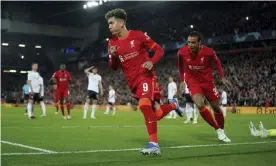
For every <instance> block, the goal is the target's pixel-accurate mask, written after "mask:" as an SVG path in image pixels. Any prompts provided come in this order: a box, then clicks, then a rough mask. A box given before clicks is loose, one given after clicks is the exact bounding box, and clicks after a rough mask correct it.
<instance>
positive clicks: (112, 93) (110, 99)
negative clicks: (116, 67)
mask: <svg viewBox="0 0 276 166" xmlns="http://www.w3.org/2000/svg"><path fill="white" fill-rule="evenodd" d="M108 102H110V103H115V90H114V89H111V90H109V92H108Z"/></svg>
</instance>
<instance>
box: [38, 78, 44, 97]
mask: <svg viewBox="0 0 276 166" xmlns="http://www.w3.org/2000/svg"><path fill="white" fill-rule="evenodd" d="M39 81H40V85H41V87H40V88H41V91H40V96H44V81H43V78H42V77H41V76H39Z"/></svg>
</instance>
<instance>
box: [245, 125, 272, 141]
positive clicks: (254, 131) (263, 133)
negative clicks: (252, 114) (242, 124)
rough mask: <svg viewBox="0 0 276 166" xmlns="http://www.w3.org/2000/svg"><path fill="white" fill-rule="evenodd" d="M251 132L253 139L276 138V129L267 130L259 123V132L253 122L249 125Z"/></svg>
mask: <svg viewBox="0 0 276 166" xmlns="http://www.w3.org/2000/svg"><path fill="white" fill-rule="evenodd" d="M249 130H250V133H251V135H252V136H253V137H261V138H266V137H276V129H269V130H267V129H266V128H265V127H264V125H263V123H262V122H260V123H259V130H257V129H256V128H255V126H254V124H253V123H252V122H250V123H249Z"/></svg>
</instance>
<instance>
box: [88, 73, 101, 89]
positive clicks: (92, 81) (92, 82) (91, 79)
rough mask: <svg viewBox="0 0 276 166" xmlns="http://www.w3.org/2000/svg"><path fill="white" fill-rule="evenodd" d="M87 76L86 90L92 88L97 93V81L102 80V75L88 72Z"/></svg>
mask: <svg viewBox="0 0 276 166" xmlns="http://www.w3.org/2000/svg"><path fill="white" fill-rule="evenodd" d="M87 77H88V90H92V91H94V92H96V93H99V83H100V81H102V77H101V76H100V75H99V74H93V73H89V74H88V75H87Z"/></svg>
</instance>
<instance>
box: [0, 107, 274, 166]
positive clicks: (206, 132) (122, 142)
mask: <svg viewBox="0 0 276 166" xmlns="http://www.w3.org/2000/svg"><path fill="white" fill-rule="evenodd" d="M54 111H55V110H54V109H48V110H47V117H43V118H39V115H40V109H39V108H36V116H37V118H36V119H34V120H28V119H27V117H26V116H24V115H23V113H24V109H23V108H3V107H2V110H1V130H2V133H1V160H2V165H3V166H17V165H18V166H54V165H56V166H91V165H92V166H93V165H95V166H99V165H107V166H115V165H116V166H117V165H118V166H133V165H137V166H140V165H149V166H155V165H160V166H170V165H174V166H175V165H179V166H183V165H185V166H207V165H210V166H216V165H222V166H239V165H242V166H263V165H265V166H270V165H271V166H272V165H276V164H275V163H276V137H274V138H272V137H271V138H255V137H252V136H250V133H249V129H248V123H249V121H252V122H253V123H254V124H256V127H257V126H258V125H257V124H258V122H259V121H262V122H263V124H264V126H265V127H266V128H267V129H272V128H274V129H276V122H275V121H276V115H234V114H228V116H227V117H226V125H225V126H226V127H225V130H226V133H227V136H228V137H229V138H230V139H231V140H232V143H229V144H223V143H220V142H219V141H218V140H217V134H216V132H215V131H214V130H213V129H212V128H211V127H210V126H208V125H207V124H206V123H205V122H204V121H203V120H202V119H201V118H200V119H199V123H198V124H196V125H193V124H184V123H183V121H184V119H185V118H179V117H178V118H177V119H175V120H174V119H163V120H162V121H160V122H159V126H158V131H159V135H158V136H159V145H160V147H161V155H160V156H142V155H141V154H140V153H139V148H143V147H145V146H146V145H147V143H148V136H147V132H146V128H145V126H144V118H143V116H142V114H141V112H139V111H137V112H120V110H119V111H117V114H116V115H115V116H112V115H104V114H103V110H97V112H96V117H97V119H96V120H93V119H89V118H88V119H86V120H82V110H77V109H73V110H72V119H71V120H63V119H62V117H61V115H60V114H58V115H55V114H54ZM88 115H90V114H88Z"/></svg>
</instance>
